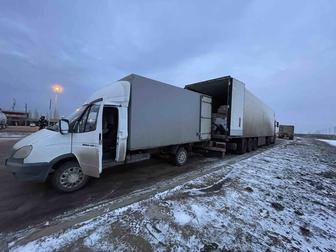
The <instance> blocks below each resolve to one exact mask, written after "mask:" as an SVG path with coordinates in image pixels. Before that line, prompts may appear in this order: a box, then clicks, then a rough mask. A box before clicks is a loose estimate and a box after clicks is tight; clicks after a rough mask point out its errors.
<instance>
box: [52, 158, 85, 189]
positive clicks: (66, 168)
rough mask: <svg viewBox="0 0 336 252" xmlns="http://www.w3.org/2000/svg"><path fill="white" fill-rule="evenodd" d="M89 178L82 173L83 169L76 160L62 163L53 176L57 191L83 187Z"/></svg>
mask: <svg viewBox="0 0 336 252" xmlns="http://www.w3.org/2000/svg"><path fill="white" fill-rule="evenodd" d="M88 180H89V177H88V176H87V175H84V174H83V173H82V169H81V168H80V166H79V164H78V162H76V161H68V162H65V163H63V164H61V165H60V166H59V167H58V169H56V171H55V172H54V173H53V174H52V177H51V183H52V185H53V187H54V188H55V189H56V190H57V191H59V192H65V193H69V192H74V191H77V190H79V189H81V188H82V187H84V186H85V185H86V184H87V182H88Z"/></svg>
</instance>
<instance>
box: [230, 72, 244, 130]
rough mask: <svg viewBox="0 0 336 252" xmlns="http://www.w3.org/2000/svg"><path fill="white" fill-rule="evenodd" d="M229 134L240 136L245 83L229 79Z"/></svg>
mask: <svg viewBox="0 0 336 252" xmlns="http://www.w3.org/2000/svg"><path fill="white" fill-rule="evenodd" d="M230 86H231V117H230V118H231V121H230V136H242V135H243V127H244V120H243V119H244V101H245V84H244V83H242V82H240V81H238V80H236V79H233V78H232V80H231V85H230Z"/></svg>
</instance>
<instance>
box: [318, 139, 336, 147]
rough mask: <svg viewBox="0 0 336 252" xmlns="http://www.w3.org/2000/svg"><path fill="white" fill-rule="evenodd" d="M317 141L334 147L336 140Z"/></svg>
mask: <svg viewBox="0 0 336 252" xmlns="http://www.w3.org/2000/svg"><path fill="white" fill-rule="evenodd" d="M318 140H319V141H322V142H326V143H327V144H330V145H333V146H336V140H326V139H318Z"/></svg>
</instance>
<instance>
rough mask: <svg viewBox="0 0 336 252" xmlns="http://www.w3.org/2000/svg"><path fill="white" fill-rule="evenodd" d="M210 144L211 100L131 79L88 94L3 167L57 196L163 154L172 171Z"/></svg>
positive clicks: (24, 144)
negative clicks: (112, 170) (198, 146)
mask: <svg viewBox="0 0 336 252" xmlns="http://www.w3.org/2000/svg"><path fill="white" fill-rule="evenodd" d="M210 138H211V97H209V96H207V95H203V94H200V93H197V92H194V91H190V90H186V89H183V88H179V87H175V86H172V85H168V84H165V83H162V82H158V81H155V80H151V79H148V78H145V77H142V76H138V75H135V74H132V75H129V76H127V77H125V78H123V79H121V80H119V81H117V82H114V83H113V84H111V85H109V86H107V87H106V88H103V89H102V90H99V91H97V92H96V93H94V94H93V95H92V96H91V97H90V98H89V99H88V100H87V101H86V102H85V103H84V105H83V106H81V107H80V108H78V109H77V110H76V111H75V112H74V113H73V114H72V115H71V116H70V117H68V118H67V119H61V120H60V122H59V124H58V125H56V126H55V127H52V128H48V129H43V130H40V131H38V132H36V133H34V134H31V135H29V136H27V137H25V138H23V139H22V140H20V141H19V142H17V143H16V144H15V145H14V147H13V152H12V155H11V157H10V158H9V159H8V160H7V161H6V167H7V168H8V169H9V170H10V171H11V172H12V173H13V174H14V175H15V176H16V177H17V178H19V179H22V180H30V181H39V182H44V181H45V180H46V179H47V177H48V176H51V181H52V184H53V185H54V187H55V188H56V189H58V190H59V191H63V192H71V191H74V190H77V189H79V188H81V187H83V186H84V185H85V184H86V182H87V180H88V177H89V176H92V177H99V176H100V174H101V173H102V170H103V168H105V167H111V166H113V165H117V164H123V163H125V162H134V161H139V160H144V159H147V158H149V157H150V154H151V153H153V152H166V153H168V154H170V155H172V156H173V158H174V160H175V163H176V164H177V165H183V164H184V163H185V162H186V161H187V157H188V152H190V151H191V147H192V145H193V144H195V143H199V142H204V141H208V140H210Z"/></svg>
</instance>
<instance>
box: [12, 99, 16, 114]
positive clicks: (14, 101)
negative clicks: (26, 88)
mask: <svg viewBox="0 0 336 252" xmlns="http://www.w3.org/2000/svg"><path fill="white" fill-rule="evenodd" d="M15 105H16V100H15V98H13V103H12V111H14V110H15Z"/></svg>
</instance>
